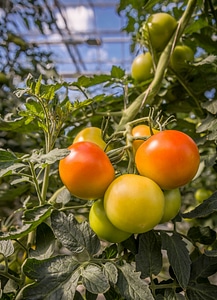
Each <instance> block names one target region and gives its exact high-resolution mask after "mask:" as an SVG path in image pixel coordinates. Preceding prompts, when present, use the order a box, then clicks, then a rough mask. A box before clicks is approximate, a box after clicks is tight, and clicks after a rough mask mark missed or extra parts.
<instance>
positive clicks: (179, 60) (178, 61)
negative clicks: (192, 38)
mask: <svg viewBox="0 0 217 300" xmlns="http://www.w3.org/2000/svg"><path fill="white" fill-rule="evenodd" d="M193 60H194V52H193V50H192V49H191V48H190V47H188V46H185V45H179V46H176V47H175V49H174V51H173V53H172V55H171V57H170V65H171V67H172V69H174V71H176V72H178V73H180V72H184V71H186V70H187V69H188V67H189V64H188V63H189V62H192V61H193Z"/></svg>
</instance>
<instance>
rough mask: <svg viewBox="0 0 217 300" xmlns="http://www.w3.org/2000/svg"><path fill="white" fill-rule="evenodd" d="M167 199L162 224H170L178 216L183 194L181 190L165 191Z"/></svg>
mask: <svg viewBox="0 0 217 300" xmlns="http://www.w3.org/2000/svg"><path fill="white" fill-rule="evenodd" d="M164 197H165V207H164V214H163V217H162V219H161V221H160V223H165V222H169V221H170V220H172V219H173V218H175V216H176V215H177V214H178V212H179V210H180V207H181V201H182V199H181V193H180V190H179V189H178V188H177V189H173V190H168V191H164Z"/></svg>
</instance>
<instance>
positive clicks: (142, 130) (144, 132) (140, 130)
mask: <svg viewBox="0 0 217 300" xmlns="http://www.w3.org/2000/svg"><path fill="white" fill-rule="evenodd" d="M152 132H153V134H155V133H157V132H159V130H157V129H154V128H152ZM132 136H133V137H134V138H136V137H140V136H144V137H145V136H147V137H149V136H151V131H150V127H149V126H148V125H145V124H140V125H137V126H135V127H133V129H132ZM143 142H144V140H139V139H138V140H134V141H133V150H134V151H135V152H136V150H137V149H138V148H139V146H140V145H142V143H143Z"/></svg>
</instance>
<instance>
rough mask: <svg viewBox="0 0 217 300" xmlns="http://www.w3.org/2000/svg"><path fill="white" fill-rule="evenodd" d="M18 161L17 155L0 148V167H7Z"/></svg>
mask: <svg viewBox="0 0 217 300" xmlns="http://www.w3.org/2000/svg"><path fill="white" fill-rule="evenodd" d="M17 161H18V157H17V156H16V155H15V154H14V153H13V152H11V151H10V150H5V149H0V168H1V169H4V168H7V167H9V166H11V165H13V164H14V163H16V162H17Z"/></svg>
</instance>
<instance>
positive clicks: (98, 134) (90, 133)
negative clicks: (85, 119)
mask: <svg viewBox="0 0 217 300" xmlns="http://www.w3.org/2000/svg"><path fill="white" fill-rule="evenodd" d="M82 141H87V142H92V143H95V144H97V145H98V146H99V147H100V148H102V149H103V150H104V149H105V147H106V142H105V141H104V140H103V139H102V130H101V129H100V128H98V127H87V128H84V129H82V130H81V131H80V132H79V133H78V134H77V135H76V136H75V138H74V141H73V143H77V142H82Z"/></svg>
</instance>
